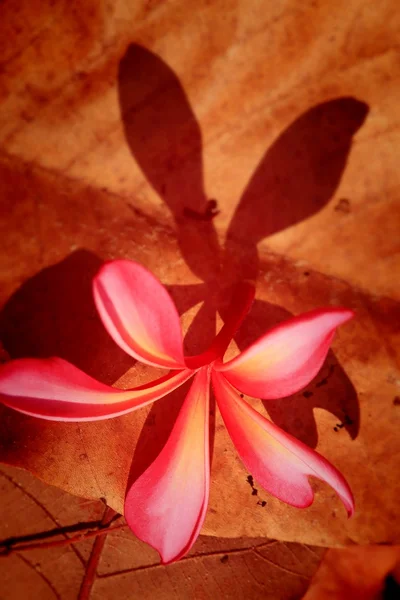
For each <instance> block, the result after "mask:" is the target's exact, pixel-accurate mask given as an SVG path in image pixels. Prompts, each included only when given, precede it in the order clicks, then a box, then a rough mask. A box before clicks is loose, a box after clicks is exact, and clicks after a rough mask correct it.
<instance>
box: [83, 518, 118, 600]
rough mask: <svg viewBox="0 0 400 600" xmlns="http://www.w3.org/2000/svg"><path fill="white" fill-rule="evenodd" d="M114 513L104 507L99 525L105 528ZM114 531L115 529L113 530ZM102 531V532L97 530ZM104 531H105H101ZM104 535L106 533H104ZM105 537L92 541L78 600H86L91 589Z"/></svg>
mask: <svg viewBox="0 0 400 600" xmlns="http://www.w3.org/2000/svg"><path fill="white" fill-rule="evenodd" d="M115 515H116V512H115V511H114V510H113V509H112V508H109V507H106V509H105V511H104V515H103V518H102V520H101V524H102V525H104V526H105V527H106V526H107V524H108V523H110V521H112V520H113V518H114V517H115ZM114 529H115V528H114ZM99 531H102V530H99ZM103 531H105V529H103ZM105 533H108V532H107V531H105ZM105 541H106V536H105V535H104V536H101V537H99V536H98V537H97V538H96V539H95V541H94V544H93V548H92V552H91V553H90V557H89V561H88V563H87V566H86V571H85V576H84V578H83V581H82V585H81V589H80V590H79V595H78V600H88V598H89V596H90V592H91V589H92V587H93V583H94V580H95V578H96V571H97V566H98V564H99V560H100V556H101V553H102V551H103V548H104V544H105Z"/></svg>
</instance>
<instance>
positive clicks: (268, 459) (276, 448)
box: [212, 372, 354, 516]
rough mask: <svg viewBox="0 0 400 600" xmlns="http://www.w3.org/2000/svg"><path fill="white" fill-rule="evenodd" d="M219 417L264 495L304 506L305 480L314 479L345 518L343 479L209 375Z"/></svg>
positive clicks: (308, 499)
mask: <svg viewBox="0 0 400 600" xmlns="http://www.w3.org/2000/svg"><path fill="white" fill-rule="evenodd" d="M212 378H213V379H212V381H213V387H214V390H215V396H216V398H217V403H218V406H219V409H220V411H221V414H222V418H223V420H224V423H225V425H226V428H227V430H228V432H229V435H230V436H231V438H232V441H233V443H234V444H235V446H236V449H237V451H238V453H239V455H240V457H241V459H242V461H243V463H244V464H245V466H246V468H247V469H248V471H249V472H250V473H251V474H252V475H253V477H254V478H255V479H256V480H257V482H258V483H259V484H260V485H261V486H262V487H263V488H264V489H266V490H267V491H268V492H270V493H271V494H273V495H274V496H276V497H277V498H279V499H280V500H283V501H284V502H286V503H287V504H290V505H292V506H297V507H299V508H305V507H307V506H309V505H310V504H311V503H312V501H313V499H314V493H313V490H312V488H311V486H310V483H309V481H308V476H309V475H313V476H314V477H317V478H318V479H321V480H322V481H325V482H326V483H328V484H329V485H330V486H331V487H332V488H333V489H334V490H335V491H336V493H337V494H338V495H339V497H340V499H341V500H342V502H343V504H344V506H345V508H346V510H347V513H348V515H349V516H351V515H352V514H353V511H354V499H353V495H352V493H351V490H350V487H349V485H348V483H347V481H346V480H345V478H344V477H343V475H342V474H341V473H340V472H339V471H338V470H337V469H336V468H335V467H334V466H333V465H332V464H331V463H329V462H328V461H327V460H326V459H325V458H324V457H323V456H321V455H320V454H318V453H317V452H315V451H314V450H311V448H309V447H308V446H306V445H305V444H303V443H302V442H300V441H299V440H296V438H294V437H292V436H291V435H289V434H288V433H285V432H284V431H282V429H280V428H279V427H277V426H276V425H274V423H271V421H269V420H268V419H265V418H264V417H263V416H261V415H260V414H259V413H258V412H257V411H256V410H254V409H253V408H252V407H251V406H249V404H248V403H247V402H245V401H244V400H243V399H242V398H241V397H240V396H239V394H238V393H237V392H236V390H235V389H234V388H233V387H232V386H231V384H230V383H229V382H228V381H227V380H226V379H225V377H224V376H223V375H222V374H221V373H218V372H213V375H212Z"/></svg>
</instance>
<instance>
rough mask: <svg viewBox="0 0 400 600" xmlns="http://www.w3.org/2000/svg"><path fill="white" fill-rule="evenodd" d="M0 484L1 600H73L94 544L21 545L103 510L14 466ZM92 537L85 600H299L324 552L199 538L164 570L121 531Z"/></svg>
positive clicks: (151, 552)
mask: <svg viewBox="0 0 400 600" xmlns="http://www.w3.org/2000/svg"><path fill="white" fill-rule="evenodd" d="M0 482H1V494H2V525H1V527H0V545H1V543H2V542H3V541H4V539H6V538H8V539H10V538H12V539H13V541H14V545H13V546H12V553H10V555H9V556H1V557H0V561H1V567H2V568H1V569H0V573H1V574H0V589H1V593H0V597H1V598H7V600H14V599H15V600H17V599H18V598H39V597H40V598H54V597H56V598H62V599H63V600H64V598H65V599H68V598H71V599H75V598H77V597H78V592H79V590H80V588H81V584H82V581H83V579H84V578H85V581H87V579H88V573H89V569H88V564H89V563H88V559H89V555H90V553H91V549H92V548H93V540H84V541H79V542H78V543H75V544H74V545H64V546H62V547H58V548H57V547H54V546H53V547H47V548H46V547H43V548H42V549H40V550H39V549H34V550H28V549H26V545H27V544H33V543H38V542H41V543H42V544H44V543H45V542H46V541H47V542H50V543H53V542H54V541H56V540H57V541H58V540H63V539H64V536H63V535H58V536H52V537H47V538H46V536H45V534H46V532H51V531H52V530H53V529H54V528H57V529H58V528H60V527H66V526H70V527H71V526H72V527H73V526H75V528H76V529H77V528H78V526H79V525H81V526H83V525H84V524H85V522H89V521H90V522H92V523H93V522H96V521H97V522H98V521H99V520H100V519H101V516H102V513H103V512H104V505H103V504H102V503H101V502H88V501H84V500H80V499H78V498H75V497H74V496H71V495H69V494H67V493H65V492H62V491H61V490H58V489H57V488H54V487H50V486H47V485H45V484H43V483H42V482H40V481H38V480H37V479H35V478H34V477H33V476H32V475H30V474H29V473H27V472H24V471H22V470H19V469H15V468H10V467H3V469H2V471H1V473H0ZM65 537H66V538H68V537H70V534H67V535H65ZM29 538H30V539H29ZM98 539H102V540H105V544H104V547H103V550H102V553H101V554H100V556H99V557H98V558H99V561H98V564H96V565H95V570H94V576H93V578H92V579H91V581H90V583H89V586H88V587H89V594H90V598H102V599H104V598H108V597H112V598H115V597H116V596H117V597H118V598H132V597H136V596H140V597H143V598H154V594H155V593H156V594H157V597H160V598H168V599H169V598H188V597H196V598H213V597H215V595H218V596H219V597H223V598H233V597H236V598H248V597H252V598H283V599H289V598H293V597H299V596H300V595H301V594H302V593H303V592H304V591H305V589H306V587H307V585H308V581H309V580H310V578H311V576H312V575H313V573H314V571H315V569H316V568H317V565H318V563H319V560H320V557H321V556H322V554H323V550H322V549H318V548H312V547H310V546H301V545H299V544H286V543H284V542H282V543H280V542H276V541H270V540H265V539H263V538H242V539H222V538H215V537H205V536H201V537H200V538H199V539H198V541H197V542H196V544H195V546H194V547H193V548H192V550H191V552H190V553H189V555H188V556H187V557H186V558H185V559H184V560H182V561H181V562H180V563H179V564H178V565H172V566H167V567H165V566H162V565H160V564H159V559H158V554H157V553H156V552H155V551H154V550H152V549H151V548H149V546H148V545H147V544H144V543H143V542H140V541H139V540H138V539H136V538H135V537H134V536H133V535H132V533H131V532H130V531H129V529H128V528H127V526H126V525H125V528H124V529H119V530H118V531H114V532H113V533H109V534H108V535H107V536H101V538H98ZM18 540H20V543H19V544H18V545H16V542H17V541H18ZM21 540H25V549H24V550H23V551H22V550H21ZM64 541H65V540H64ZM79 597H80V598H81V597H83V596H79ZM88 597H89V596H88Z"/></svg>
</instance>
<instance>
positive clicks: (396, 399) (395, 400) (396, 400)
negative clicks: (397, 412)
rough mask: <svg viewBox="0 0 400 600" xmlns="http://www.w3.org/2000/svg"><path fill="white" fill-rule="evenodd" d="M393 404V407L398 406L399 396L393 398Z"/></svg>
mask: <svg viewBox="0 0 400 600" xmlns="http://www.w3.org/2000/svg"><path fill="white" fill-rule="evenodd" d="M393 404H394V405H395V406H400V396H395V397H394V398H393Z"/></svg>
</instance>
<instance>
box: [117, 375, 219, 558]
mask: <svg viewBox="0 0 400 600" xmlns="http://www.w3.org/2000/svg"><path fill="white" fill-rule="evenodd" d="M209 379H210V376H209V369H208V368H207V367H205V368H203V369H201V370H200V371H199V372H198V373H197V374H196V376H195V379H194V382H193V384H192V387H191V388H190V391H189V393H188V395H187V397H186V400H185V402H184V404H183V407H182V409H181V411H180V413H179V416H178V419H177V421H176V423H175V426H174V428H173V430H172V433H171V435H170V437H169V439H168V441H167V443H166V445H165V446H164V448H163V449H162V451H161V453H160V454H159V455H158V457H157V458H156V460H155V461H154V462H153V463H152V464H151V465H150V467H149V468H148V469H147V470H146V471H145V472H144V473H143V474H142V475H141V476H140V477H139V479H137V480H136V481H135V483H134V484H133V485H132V487H131V488H130V489H129V491H128V493H127V496H126V500H125V518H126V520H127V522H128V525H129V527H130V528H131V529H132V531H133V533H134V534H135V535H137V537H138V538H140V539H141V540H143V541H144V542H147V543H148V544H150V545H151V546H153V547H154V548H155V549H156V550H158V552H159V553H160V556H161V559H162V562H163V563H164V564H166V563H170V562H173V561H175V560H178V559H179V558H180V557H181V556H183V555H184V554H185V553H186V552H187V551H188V550H189V549H190V548H191V547H192V545H193V544H194V542H195V541H196V539H197V536H198V535H199V533H200V529H201V527H202V525H203V521H204V518H205V514H206V510H207V505H208V493H209V477H210V461H209V446H208V443H209V442H208V410H209Z"/></svg>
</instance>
